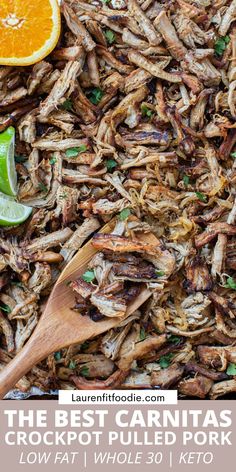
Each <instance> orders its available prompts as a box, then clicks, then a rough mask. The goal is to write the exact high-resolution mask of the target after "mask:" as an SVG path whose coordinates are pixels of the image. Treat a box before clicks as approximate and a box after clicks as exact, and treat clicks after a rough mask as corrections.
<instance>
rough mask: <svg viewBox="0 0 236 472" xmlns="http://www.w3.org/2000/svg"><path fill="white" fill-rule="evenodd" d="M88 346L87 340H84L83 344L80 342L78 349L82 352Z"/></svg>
mask: <svg viewBox="0 0 236 472" xmlns="http://www.w3.org/2000/svg"><path fill="white" fill-rule="evenodd" d="M88 347H89V342H88V341H85V342H84V343H83V344H81V346H80V349H81V351H82V352H84V351H86V349H88Z"/></svg>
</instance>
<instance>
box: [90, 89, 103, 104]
mask: <svg viewBox="0 0 236 472" xmlns="http://www.w3.org/2000/svg"><path fill="white" fill-rule="evenodd" d="M103 95H104V92H103V91H102V90H101V89H100V88H98V87H96V88H94V89H92V90H90V92H89V93H88V99H89V100H90V102H91V103H92V104H93V105H98V104H99V102H100V101H101V99H102V97H103Z"/></svg>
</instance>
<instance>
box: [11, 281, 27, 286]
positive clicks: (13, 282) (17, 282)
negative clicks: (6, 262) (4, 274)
mask: <svg viewBox="0 0 236 472" xmlns="http://www.w3.org/2000/svg"><path fill="white" fill-rule="evenodd" d="M11 284H12V285H15V286H16V287H22V288H23V287H24V285H23V283H22V282H19V281H18V280H17V281H14V280H13V281H12V282H11Z"/></svg>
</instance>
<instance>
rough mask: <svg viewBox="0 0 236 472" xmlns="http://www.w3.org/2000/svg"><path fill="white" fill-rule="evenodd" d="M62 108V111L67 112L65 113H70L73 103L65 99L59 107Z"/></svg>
mask: <svg viewBox="0 0 236 472" xmlns="http://www.w3.org/2000/svg"><path fill="white" fill-rule="evenodd" d="M61 107H62V108H64V110H67V111H71V110H72V108H73V103H72V101H71V100H70V98H67V99H66V100H65V101H64V102H63V103H62V105H61Z"/></svg>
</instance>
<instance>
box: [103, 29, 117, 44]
mask: <svg viewBox="0 0 236 472" xmlns="http://www.w3.org/2000/svg"><path fill="white" fill-rule="evenodd" d="M105 36H106V40H107V42H108V44H113V43H114V42H115V40H116V35H115V33H114V32H113V31H112V30H110V29H107V30H105Z"/></svg>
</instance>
